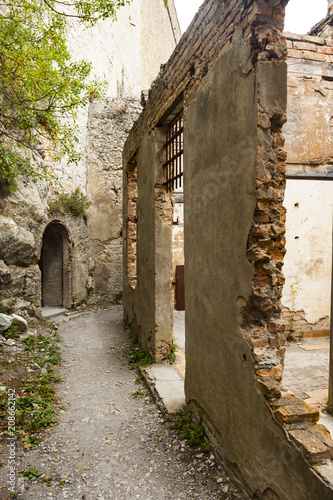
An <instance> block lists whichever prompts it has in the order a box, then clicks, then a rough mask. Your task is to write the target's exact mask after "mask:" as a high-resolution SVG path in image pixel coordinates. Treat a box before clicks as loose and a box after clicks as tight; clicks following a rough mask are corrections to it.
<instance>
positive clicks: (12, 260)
mask: <svg viewBox="0 0 333 500" xmlns="http://www.w3.org/2000/svg"><path fill="white" fill-rule="evenodd" d="M0 233H1V239H0V258H1V259H2V260H4V261H5V263H6V264H15V265H17V266H27V265H29V264H32V263H33V262H34V261H36V259H37V249H36V244H35V239H34V236H33V234H32V233H31V232H30V231H27V230H26V229H24V228H23V227H19V226H18V225H17V224H16V222H14V221H13V220H12V219H9V218H7V217H3V216H0Z"/></svg>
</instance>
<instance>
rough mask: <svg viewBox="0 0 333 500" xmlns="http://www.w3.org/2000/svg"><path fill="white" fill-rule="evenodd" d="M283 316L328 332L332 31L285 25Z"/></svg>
mask: <svg viewBox="0 0 333 500" xmlns="http://www.w3.org/2000/svg"><path fill="white" fill-rule="evenodd" d="M286 36H287V44H288V60H287V62H288V121H287V123H286V125H285V127H284V135H285V137H286V151H287V186H286V196H285V206H286V208H287V221H286V231H287V232H286V240H287V243H286V250H287V254H286V257H285V266H284V274H285V277H286V283H285V287H284V291H283V297H282V303H283V305H284V310H283V311H284V313H283V317H284V319H285V321H286V329H287V332H288V335H289V336H290V337H301V336H302V335H303V334H305V335H312V334H315V335H325V334H326V335H328V334H329V328H330V327H329V316H330V307H331V274H332V273H331V266H332V210H333V201H332V200H333V183H332V178H333V169H332V159H333V135H332V121H333V112H332V105H333V83H332V77H333V70H332V62H333V47H332V40H331V39H324V38H322V37H318V36H308V35H303V36H302V35H295V34H291V33H287V34H286Z"/></svg>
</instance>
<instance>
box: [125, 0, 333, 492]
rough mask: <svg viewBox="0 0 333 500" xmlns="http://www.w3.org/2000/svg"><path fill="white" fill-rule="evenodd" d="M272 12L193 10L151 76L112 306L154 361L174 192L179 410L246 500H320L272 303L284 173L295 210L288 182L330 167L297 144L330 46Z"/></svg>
mask: <svg viewBox="0 0 333 500" xmlns="http://www.w3.org/2000/svg"><path fill="white" fill-rule="evenodd" d="M286 4H287V1H285V0H248V1H243V0H233V1H226V0H206V1H205V2H204V3H203V5H202V6H201V8H200V10H199V12H198V13H197V15H196V16H195V18H194V19H193V21H192V24H191V25H190V27H189V28H188V30H187V32H186V33H185V34H184V35H183V37H182V39H181V41H180V42H179V44H178V45H177V47H176V49H175V51H174V53H173V55H172V57H171V58H170V59H169V60H168V62H167V64H166V65H165V67H164V68H163V69H162V70H161V72H160V74H159V77H158V78H157V79H156V80H155V81H154V84H153V86H152V89H151V91H150V98H149V100H148V102H147V103H146V105H145V108H144V110H143V112H142V114H141V115H140V117H139V119H138V120H137V121H136V123H135V124H134V127H133V128H132V130H131V132H130V134H129V137H128V139H127V141H126V143H125V148H124V177H123V179H124V228H123V234H124V259H123V260H124V297H123V303H124V315H125V319H126V321H127V322H128V323H129V324H130V325H131V327H132V328H134V329H136V331H137V332H138V334H139V339H140V341H141V343H142V345H143V346H144V347H145V348H146V349H148V350H149V351H150V353H151V354H152V356H153V357H154V359H155V361H156V362H159V361H162V360H163V359H165V358H167V356H168V354H169V352H170V348H171V344H172V334H173V309H174V287H175V283H174V276H173V255H174V254H175V252H174V249H173V241H174V240H175V238H174V237H173V227H174V223H175V220H176V217H175V210H176V206H177V203H179V201H180V199H179V198H180V194H179V188H181V189H183V190H184V192H183V201H184V267H185V305H186V314H185V336H186V337H185V353H186V373H185V396H186V402H187V405H188V406H189V408H191V410H192V411H193V413H195V412H196V411H197V410H199V411H200V412H201V415H202V419H203V423H204V425H205V428H206V431H207V433H208V435H209V437H210V440H211V442H212V443H213V445H214V447H215V449H216V450H217V452H218V453H219V454H220V456H221V457H222V459H223V462H224V464H226V466H227V468H228V469H229V472H230V473H231V474H233V477H234V478H236V479H237V480H238V481H239V482H240V483H242V485H243V486H244V487H245V489H246V491H247V493H248V495H249V497H250V498H253V499H260V500H261V499H265V500H290V499H293V500H305V499H306V500H313V499H321V500H324V499H329V498H332V495H333V491H332V489H333V480H332V472H331V471H332V461H331V459H332V453H333V441H332V440H331V438H330V434H329V432H328V431H327V429H326V428H325V427H324V426H322V425H318V424H317V422H318V418H319V414H318V410H316V409H315V408H313V407H311V406H309V405H307V404H306V403H304V402H303V401H302V400H301V399H299V398H297V397H295V396H293V395H283V394H282V390H281V387H282V386H281V382H282V372H283V365H284V355H285V347H284V345H285V335H284V332H285V325H284V321H283V320H282V304H281V298H282V293H283V285H284V282H285V278H284V275H283V273H282V267H283V262H284V256H285V252H286V238H285V222H286V209H285V207H284V205H283V203H284V197H285V192H286V177H287V176H288V180H287V185H288V182H289V187H287V194H288V190H289V191H290V195H289V197H290V199H291V202H289V204H290V205H294V208H295V210H296V209H297V206H295V205H296V203H299V205H300V206H301V203H302V204H303V202H305V199H306V196H305V198H304V200H303V201H302V199H301V196H302V194H301V193H298V194H299V196H300V198H299V199H297V200H295V199H294V196H295V191H294V188H293V180H294V177H296V181H297V182H304V183H305V182H308V181H309V182H311V179H312V178H313V177H314V178H315V179H317V177H316V175H322V174H323V175H325V174H326V173H327V172H329V171H330V169H329V164H330V153H329V148H330V144H328V145H327V144H325V142H326V141H322V142H321V143H320V141H319V137H318V138H314V139H313V138H312V136H311V139H310V140H309V139H308V141H309V143H310V144H308V142H307V141H306V139H304V141H303V142H302V141H300V140H299V139H300V136H301V134H302V133H303V132H304V133H309V132H310V128H309V118H308V116H309V115H308V108H309V107H311V106H312V107H313V105H314V102H315V103H316V105H317V104H318V102H320V103H321V105H322V109H320V110H319V112H318V114H319V113H320V112H321V111H322V110H323V109H326V110H327V112H329V107H330V104H329V98H330V91H329V89H330V84H331V81H330V78H329V76H330V74H329V73H326V71H331V57H332V55H331V46H332V45H333V44H331V42H330V41H329V40H324V39H321V38H316V37H314V38H313V37H300V36H293V35H289V34H287V35H284V34H283V23H284V8H285V5H286ZM318 61H321V62H323V63H324V66H323V68H324V67H325V69H323V68H322V69H320V72H319V73H315V75H316V77H315V78H313V77H312V76H313V71H308V67H311V68H317V67H318V64H317V62H318ZM325 64H326V66H325ZM326 74H327V78H325V75H326ZM317 76H318V78H317ZM298 96H299V97H301V98H302V99H303V97H304V101H303V100H302V101H300V102H298V100H297V97H298ZM307 99H309V101H307ZM313 99H314V101H313ZM287 101H288V104H289V108H288V118H289V114H290V115H291V116H290V119H289V125H288V122H287ZM300 107H301V111H302V112H303V115H302V119H299V121H297V113H298V112H299V111H300V109H299V108H300ZM329 116H330V115H329ZM317 120H318V121H317V123H318V124H319V123H320V124H321V125H322V126H323V128H322V130H323V131H326V132H328V129H327V128H326V124H327V123H328V124H329V122H330V118H328V119H327V117H326V115H325V119H323V118H320V117H319V116H318V117H317ZM286 122H287V125H285V124H286ZM284 131H286V132H284ZM296 139H297V140H296ZM317 139H318V140H317ZM311 141H312V144H313V145H314V144H316V147H317V151H318V148H319V150H320V151H321V152H322V154H323V156H322V159H321V161H320V162H317V163H315V164H314V163H313V162H312V159H313V157H312V156H309V152H311V154H312V153H313V151H314V150H315V147H313V150H311ZM302 145H303V146H304V145H308V149H307V150H306V151H305V150H304V149H302ZM324 150H325V156H324ZM287 151H288V154H289V158H288V159H287ZM315 154H317V153H315ZM320 154H321V153H320ZM305 156H306V157H307V158H305ZM310 171H311V175H310V178H309V179H308V178H307V179H308V180H304V179H299V180H298V175H299V174H300V173H301V174H302V176H303V177H304V176H306V175H307V173H308V172H310ZM180 183H181V184H180ZM305 191H306V188H305ZM324 196H328V193H324V194H322V195H321V198H324ZM286 199H287V198H286ZM323 203H324V201H323ZM301 208H302V207H301ZM289 210H290V209H289ZM290 212H292V211H291V210H290ZM287 220H288V215H287ZM292 227H295V224H294V226H292ZM291 231H293V229H292V230H291ZM297 235H298V236H299V239H301V238H303V239H306V238H308V236H307V235H303V234H302V233H301V232H300V233H299V234H297ZM297 235H294V236H297ZM305 236H306V238H305ZM289 238H290V239H291V237H289ZM294 239H295V238H294ZM295 241H297V239H296V240H295ZM292 252H293V250H291V251H290V254H292ZM288 272H289V275H288V279H289V280H292V272H291V271H288ZM286 304H287V305H288V302H287V299H286ZM287 305H286V306H285V307H286V308H287ZM290 308H291V307H290Z"/></svg>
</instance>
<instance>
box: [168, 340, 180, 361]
mask: <svg viewBox="0 0 333 500" xmlns="http://www.w3.org/2000/svg"><path fill="white" fill-rule="evenodd" d="M177 349H178V345H177V344H172V345H171V348H170V352H169V354H168V359H170V361H171V363H175V362H176V350H177Z"/></svg>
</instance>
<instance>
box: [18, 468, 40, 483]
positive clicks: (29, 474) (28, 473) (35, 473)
mask: <svg viewBox="0 0 333 500" xmlns="http://www.w3.org/2000/svg"><path fill="white" fill-rule="evenodd" d="M22 472H23V477H25V478H26V479H29V480H30V481H36V480H37V478H38V477H40V476H42V475H43V473H42V472H40V471H39V470H38V469H37V468H36V467H29V469H25V470H23V471H22Z"/></svg>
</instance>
